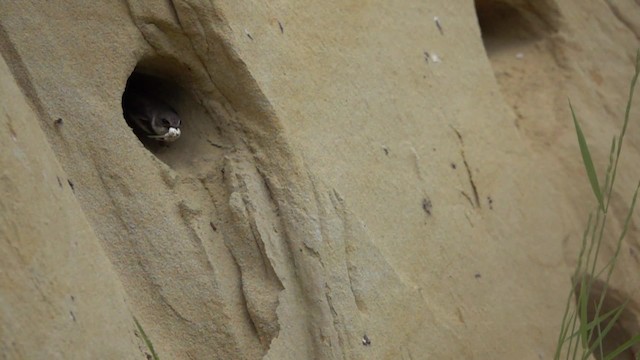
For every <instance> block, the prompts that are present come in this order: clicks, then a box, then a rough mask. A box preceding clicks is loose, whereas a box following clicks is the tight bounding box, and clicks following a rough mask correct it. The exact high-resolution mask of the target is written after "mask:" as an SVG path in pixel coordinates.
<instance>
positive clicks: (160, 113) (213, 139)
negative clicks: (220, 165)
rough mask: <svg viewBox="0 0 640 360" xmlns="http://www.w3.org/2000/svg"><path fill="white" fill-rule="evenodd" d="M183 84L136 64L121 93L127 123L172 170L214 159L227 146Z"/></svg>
mask: <svg viewBox="0 0 640 360" xmlns="http://www.w3.org/2000/svg"><path fill="white" fill-rule="evenodd" d="M185 83H186V82H185V81H179V79H178V78H176V77H175V76H163V75H159V74H158V73H157V72H154V71H147V70H146V68H141V67H136V69H134V71H133V72H132V73H131V75H130V76H129V79H128V80H127V84H126V87H125V89H124V91H123V94H122V112H123V117H124V119H125V121H126V123H127V125H128V126H129V127H130V128H131V129H132V131H133V133H134V134H135V135H136V136H137V138H138V139H139V140H140V142H141V143H142V144H143V145H144V147H145V148H146V149H147V150H149V151H150V152H151V153H153V154H154V155H155V156H156V157H157V158H158V159H160V160H162V161H163V162H164V163H166V164H167V165H169V166H170V167H171V168H173V169H175V170H181V169H185V168H192V167H193V165H194V163H195V162H198V161H205V162H206V161H208V160H210V159H211V158H212V157H214V158H218V157H219V154H217V153H218V152H220V150H222V149H225V148H228V144H227V143H228V141H226V139H225V138H224V137H223V135H222V130H221V128H220V125H219V124H218V122H217V121H215V116H212V115H211V111H207V109H206V108H205V106H204V105H203V103H202V101H199V100H198V99H197V97H196V96H195V92H194V89H189V88H188V87H187V86H185ZM176 132H179V136H176Z"/></svg>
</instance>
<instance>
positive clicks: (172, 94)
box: [122, 70, 184, 153]
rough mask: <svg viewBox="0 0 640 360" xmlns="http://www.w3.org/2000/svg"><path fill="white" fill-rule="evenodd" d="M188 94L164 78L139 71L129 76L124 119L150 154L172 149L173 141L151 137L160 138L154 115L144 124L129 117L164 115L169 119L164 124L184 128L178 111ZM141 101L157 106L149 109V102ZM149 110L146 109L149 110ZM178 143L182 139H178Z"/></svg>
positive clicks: (124, 94) (124, 96)
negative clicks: (171, 143)
mask: <svg viewBox="0 0 640 360" xmlns="http://www.w3.org/2000/svg"><path fill="white" fill-rule="evenodd" d="M183 92H184V91H183V90H182V89H181V88H180V87H179V86H178V85H177V84H175V83H174V82H172V81H169V80H165V79H162V78H160V77H157V76H152V75H147V74H144V73H142V72H139V71H137V70H134V72H133V73H132V74H131V76H129V79H128V80H127V85H126V87H125V90H124V92H123V94H122V111H123V117H124V118H125V121H126V122H127V125H129V127H130V128H131V129H132V130H133V133H134V134H136V136H137V137H138V139H139V140H140V142H142V144H143V145H144V146H145V147H146V148H147V149H148V150H150V151H152V152H154V153H155V152H158V151H160V150H161V149H162V148H165V147H168V146H170V143H169V142H164V141H160V140H156V139H153V138H150V137H149V135H158V134H154V133H152V132H151V116H148V117H145V120H144V121H141V123H142V124H143V125H142V126H141V125H140V124H137V123H136V122H135V121H133V120H132V116H127V115H126V114H127V113H129V114H132V113H148V114H149V115H151V114H152V113H156V114H157V113H164V114H166V115H169V116H163V117H162V118H163V119H162V122H163V123H164V125H165V126H166V127H167V129H168V127H169V126H171V127H180V128H181V127H182V126H181V124H180V122H181V117H180V115H179V113H178V112H177V111H176V110H175V105H174V104H175V103H177V102H178V101H179V98H180V97H181V95H182V93H183ZM140 98H143V99H147V100H151V101H152V102H151V104H153V106H149V102H147V101H145V102H141V101H139V99H140ZM152 107H154V108H156V110H157V111H154V112H152V111H151V109H150V108H152ZM145 108H146V109H145ZM177 140H180V138H178V139H177Z"/></svg>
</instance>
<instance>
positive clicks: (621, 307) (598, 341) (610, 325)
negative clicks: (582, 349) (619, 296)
mask: <svg viewBox="0 0 640 360" xmlns="http://www.w3.org/2000/svg"><path fill="white" fill-rule="evenodd" d="M626 305H627V303H626V302H625V303H623V304H620V305H619V306H617V307H616V308H615V309H614V310H615V313H614V315H613V317H612V318H611V320H609V321H608V323H607V326H605V328H604V330H602V331H599V332H598V337H597V338H596V339H595V340H594V341H593V344H592V345H591V347H590V348H589V353H592V352H593V350H595V348H596V347H597V346H600V348H601V349H602V342H603V341H604V338H605V337H606V336H607V334H609V331H611V329H612V328H613V326H614V325H615V324H616V322H617V321H618V318H620V315H622V312H623V311H624V308H625V306H626ZM596 325H597V326H598V327H599V326H600V323H597V324H596ZM600 358H602V357H600Z"/></svg>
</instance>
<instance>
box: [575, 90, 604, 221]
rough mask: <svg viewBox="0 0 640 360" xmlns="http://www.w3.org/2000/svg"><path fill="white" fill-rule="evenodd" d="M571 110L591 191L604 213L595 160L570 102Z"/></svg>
mask: <svg viewBox="0 0 640 360" xmlns="http://www.w3.org/2000/svg"><path fill="white" fill-rule="evenodd" d="M569 108H571V116H572V117H573V124H574V125H575V127H576V135H578V145H579V146H580V154H581V155H582V162H584V167H585V170H586V171H587V177H589V182H590V183H591V189H592V190H593V194H594V195H595V196H596V199H597V200H598V204H599V205H600V208H601V209H602V210H603V211H604V201H603V198H602V191H601V190H600V184H599V183H598V175H597V174H596V169H595V167H594V166H593V160H592V159H591V152H590V151H589V145H587V139H586V138H585V137H584V133H583V132H582V128H581V127H580V124H579V123H578V119H577V118H576V113H575V111H574V110H573V106H572V105H571V102H569Z"/></svg>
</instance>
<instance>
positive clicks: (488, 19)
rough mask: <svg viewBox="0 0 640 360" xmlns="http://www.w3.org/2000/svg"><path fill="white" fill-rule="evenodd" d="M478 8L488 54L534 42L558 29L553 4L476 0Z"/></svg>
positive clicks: (477, 12) (479, 21) (515, 0)
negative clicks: (554, 22) (555, 24)
mask: <svg viewBox="0 0 640 360" xmlns="http://www.w3.org/2000/svg"><path fill="white" fill-rule="evenodd" d="M534 3H535V4H534ZM475 7H476V14H477V16H478V24H479V25H480V31H481V32H482V40H483V42H484V46H485V49H486V51H487V53H488V54H489V55H491V53H492V52H497V51H500V50H507V49H511V48H516V47H519V46H521V45H523V44H528V43H531V42H535V41H537V40H539V39H541V38H543V37H545V36H546V35H547V34H549V33H552V32H555V26H554V25H553V20H552V19H551V18H552V17H554V16H555V15H554V12H553V11H552V6H551V5H550V4H546V3H545V2H544V1H538V2H537V3H536V2H530V1H523V0H510V1H505V0H475ZM545 15H548V17H549V18H546V17H545Z"/></svg>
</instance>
